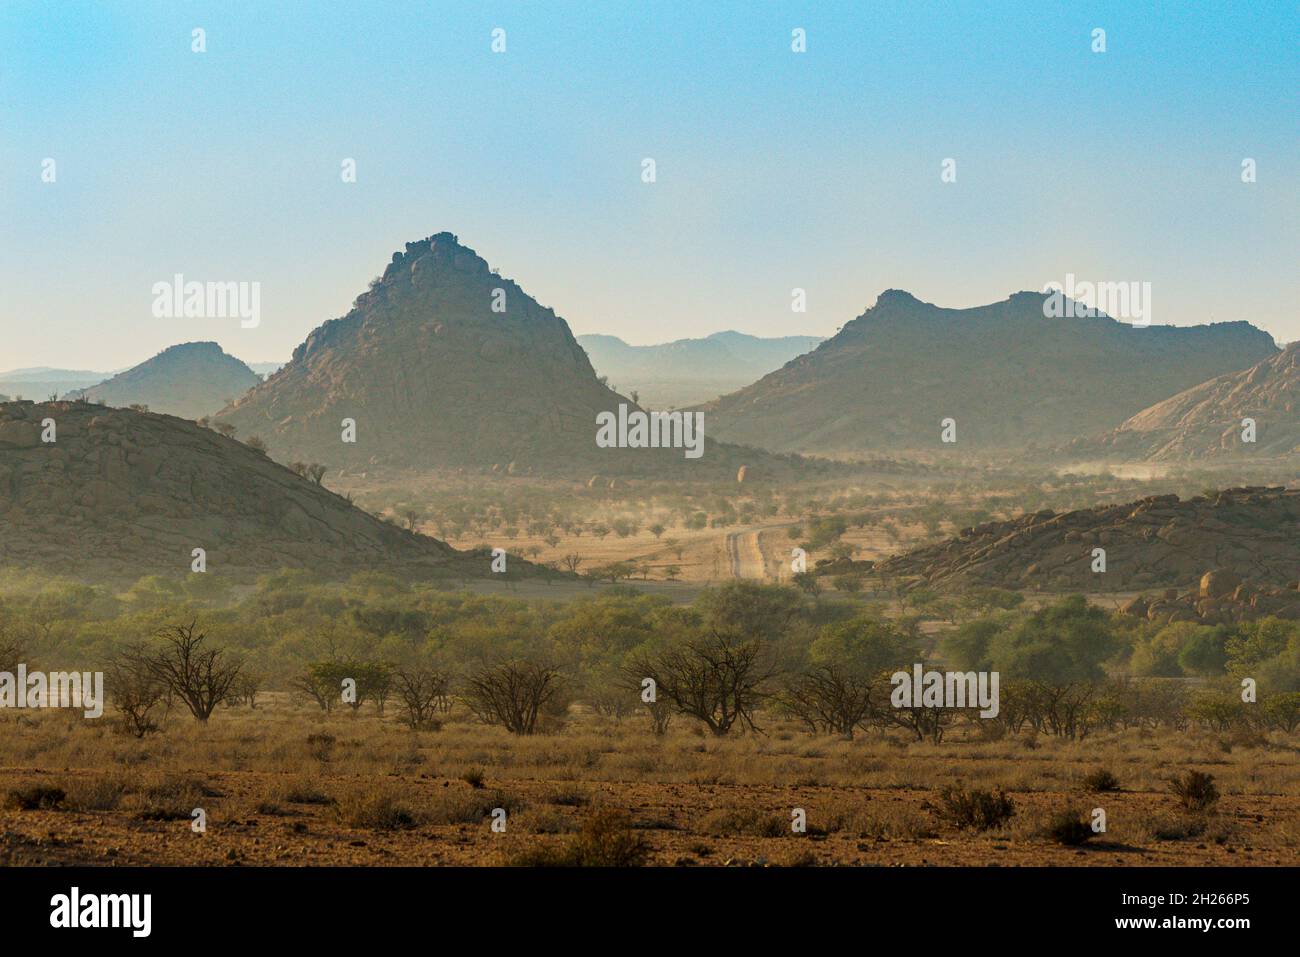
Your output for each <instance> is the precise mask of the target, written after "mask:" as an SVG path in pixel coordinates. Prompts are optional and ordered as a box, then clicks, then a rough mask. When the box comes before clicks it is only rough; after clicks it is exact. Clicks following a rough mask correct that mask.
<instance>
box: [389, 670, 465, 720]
mask: <svg viewBox="0 0 1300 957" xmlns="http://www.w3.org/2000/svg"><path fill="white" fill-rule="evenodd" d="M395 679H396V685H397V696H398V697H399V698H400V699H401V701H402V708H403V710H404V711H405V717H406V723H407V724H408V725H410V727H411V730H412V731H416V730H419V729H420V728H427V727H429V726H431V725H432V724H433V720H434V713H435V712H437V711H440V710H442V707H443V702H445V701H447V700H448V697H449V696H448V694H447V692H448V690H449V689H450V687H451V676H450V675H449V674H447V673H446V672H445V671H438V670H436V669H433V668H420V667H417V668H400V669H398V671H397V673H396V675H395Z"/></svg>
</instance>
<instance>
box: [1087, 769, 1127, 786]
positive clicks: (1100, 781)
mask: <svg viewBox="0 0 1300 957" xmlns="http://www.w3.org/2000/svg"><path fill="white" fill-rule="evenodd" d="M1082 784H1083V786H1084V787H1085V788H1086V789H1087V790H1089V791H1118V790H1119V778H1117V777H1115V775H1114V774H1112V773H1111V772H1110V771H1109V770H1108V769H1107V768H1097V769H1096V770H1094V771H1089V772H1088V773H1087V774H1085V775H1084V776H1083V781H1082Z"/></svg>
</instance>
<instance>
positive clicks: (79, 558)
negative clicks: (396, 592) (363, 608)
mask: <svg viewBox="0 0 1300 957" xmlns="http://www.w3.org/2000/svg"><path fill="white" fill-rule="evenodd" d="M47 419H48V420H53V423H54V433H53V438H54V441H53V442H51V443H46V442H44V441H42V439H43V432H45V429H46V424H45V422H46V420H47ZM195 548H203V549H205V550H206V553H207V569H208V570H207V574H210V575H223V576H234V577H237V578H244V577H248V576H252V575H255V574H258V573H261V572H266V571H272V570H275V569H278V568H286V567H288V568H307V569H311V570H313V571H316V572H319V573H322V574H327V575H335V574H337V575H340V576H346V575H350V574H352V573H353V572H355V571H358V570H363V569H380V570H386V571H392V572H396V573H403V574H411V575H415V576H420V577H442V576H453V575H454V576H461V575H465V576H472V577H479V576H484V577H485V576H486V574H487V573H488V571H489V566H488V558H487V557H486V556H484V555H479V554H477V553H467V552H457V551H455V550H453V549H452V548H451V547H450V546H448V545H446V544H444V543H443V542H440V541H437V540H435V539H432V538H426V537H424V536H422V535H416V534H412V533H410V532H407V531H404V530H402V529H399V528H397V527H396V526H394V525H390V524H388V523H386V522H382V521H380V520H379V519H377V518H375V517H374V516H372V515H369V514H367V513H366V512H363V511H361V510H360V509H358V508H355V507H354V506H352V505H351V504H350V503H349V502H348V501H347V500H346V499H344V498H342V497H340V496H338V495H336V494H335V493H333V492H331V491H329V490H328V489H327V488H324V487H322V486H320V485H317V484H315V483H313V482H311V481H310V480H308V479H306V478H303V477H301V476H299V475H297V474H295V473H294V472H292V471H290V470H289V469H287V468H284V467H283V466H280V465H277V464H276V463H274V462H272V461H271V460H270V459H268V458H267V457H266V456H265V455H263V454H262V453H260V452H258V451H256V450H254V449H252V448H249V447H247V446H245V445H244V444H242V443H240V442H238V441H235V440H234V439H230V438H226V437H224V436H222V435H220V434H218V433H216V432H214V431H211V430H209V429H204V428H201V427H200V426H198V425H196V424H195V423H193V422H190V421H187V420H185V419H180V418H176V417H173V416H169V415H159V414H156V413H152V412H147V413H146V412H137V411H134V410H130V409H112V408H106V407H102V406H96V405H93V404H90V403H85V402H51V403H44V404H34V403H31V402H10V403H6V404H3V405H0V569H6V568H17V569H23V570H31V569H38V568H47V569H50V570H52V571H55V572H57V573H59V574H64V575H73V576H84V577H87V578H97V579H98V578H107V579H118V578H138V577H139V576H141V575H145V574H150V573H157V574H166V575H184V574H190V573H191V572H190V563H191V560H192V559H191V554H192V550H193V549H195ZM520 564H521V565H523V564H525V563H522V562H521V563H520Z"/></svg>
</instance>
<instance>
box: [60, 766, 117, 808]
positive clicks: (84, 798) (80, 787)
mask: <svg viewBox="0 0 1300 957" xmlns="http://www.w3.org/2000/svg"><path fill="white" fill-rule="evenodd" d="M129 790H130V785H129V783H128V780H127V778H126V777H125V776H123V775H106V776H96V777H93V778H77V779H75V780H73V781H70V782H69V783H68V785H67V791H68V807H70V808H72V809H74V810H77V811H112V810H116V809H117V807H118V806H119V805H121V803H122V798H123V797H124V796H125V795H126V793H127V792H128V791H129Z"/></svg>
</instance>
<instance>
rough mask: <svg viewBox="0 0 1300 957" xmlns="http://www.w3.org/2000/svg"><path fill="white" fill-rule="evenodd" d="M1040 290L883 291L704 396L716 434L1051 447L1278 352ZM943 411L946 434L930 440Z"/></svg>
mask: <svg viewBox="0 0 1300 957" xmlns="http://www.w3.org/2000/svg"><path fill="white" fill-rule="evenodd" d="M1044 298H1045V297H1044V295H1042V294H1039V293H1030V292H1022V293H1016V294H1015V295H1013V296H1011V297H1010V298H1009V299H1007V300H1005V301H1003V302H998V303H993V304H991V305H987V306H979V307H976V308H973V309H941V308H939V307H938V306H934V305H931V304H929V303H923V302H920V301H919V300H917V299H916V298H915V297H913V296H911V295H909V294H908V293H905V292H899V291H897V290H890V291H888V292H885V293H883V294H882V295H881V296H880V298H879V299H878V300H877V302H876V304H875V305H874V306H873V307H872V308H870V309H868V310H867V311H866V312H865V313H863V314H862V315H861V316H859V317H858V318H857V319H854V320H853V321H852V322H850V323H848V324H847V325H845V326H844V328H843V329H842V330H840V332H839V333H838V334H837V335H835V336H834V337H833V338H831V339H828V340H827V341H826V342H824V343H822V344H821V345H820V346H819V347H818V348H817V349H815V350H814V351H812V352H811V353H809V354H808V355H805V356H801V357H800V358H798V359H795V360H794V361H793V362H790V363H788V364H787V365H786V366H785V367H784V368H782V369H780V370H778V371H776V372H773V373H771V374H770V375H767V376H765V377H764V378H763V379H761V380H760V381H758V382H756V383H754V384H753V385H751V386H749V387H747V388H745V389H742V390H740V391H739V392H736V393H733V394H732V395H728V396H724V397H722V398H721V399H718V400H717V401H715V402H712V403H710V404H708V405H706V406H703V409H704V410H705V412H706V414H707V417H708V419H709V420H710V422H711V423H712V424H713V434H714V435H716V436H717V437H718V438H719V439H722V440H724V441H729V442H742V443H754V444H763V445H764V446H765V447H767V448H772V449H776V450H778V451H806V452H826V453H841V454H842V453H853V452H860V451H862V450H867V449H871V450H883V451H917V450H932V451H934V450H939V449H949V450H952V449H954V448H955V449H956V450H957V451H958V452H974V453H979V452H989V451H996V450H1007V449H1021V448H1025V447H1026V446H1029V445H1034V444H1037V445H1041V446H1059V445H1063V444H1065V443H1066V442H1068V441H1069V440H1070V439H1071V438H1074V437H1078V436H1084V435H1090V434H1094V433H1096V432H1100V431H1102V430H1104V429H1108V428H1114V427H1115V426H1117V425H1119V424H1120V423H1121V422H1123V421H1124V420H1125V419H1126V418H1128V417H1129V416H1131V415H1133V414H1134V413H1135V412H1137V411H1139V410H1141V409H1142V408H1144V407H1146V406H1148V405H1150V404H1151V403H1153V402H1156V401H1159V400H1160V399H1163V398H1165V397H1166V396H1168V395H1170V394H1172V393H1174V392H1177V391H1178V390H1180V389H1184V388H1187V387H1189V386H1191V385H1194V384H1196V383H1198V382H1203V381H1205V380H1206V379H1208V378H1210V377H1211V376H1215V375H1220V374H1222V373H1224V372H1229V371H1235V370H1238V369H1244V368H1246V367H1248V366H1250V365H1252V364H1254V363H1256V362H1259V361H1260V360H1262V359H1265V358H1267V357H1269V356H1271V355H1273V354H1275V353H1276V351H1277V347H1276V346H1275V345H1274V344H1273V340H1272V339H1271V337H1269V336H1268V334H1267V333H1264V332H1261V331H1260V330H1258V329H1256V328H1254V327H1253V326H1251V325H1250V324H1248V323H1245V322H1233V323H1217V324H1214V325H1210V326H1196V327H1191V328H1179V327H1174V326H1151V327H1149V328H1145V329H1139V328H1134V327H1133V326H1131V325H1128V324H1125V323H1121V322H1118V321H1116V320H1114V319H1111V318H1109V317H1106V316H1096V317H1094V318H1067V319H1049V318H1045V317H1044V315H1043V301H1044ZM948 417H951V418H953V419H955V420H956V422H957V444H956V445H955V446H951V445H947V446H945V445H941V443H940V422H941V420H943V419H944V418H948Z"/></svg>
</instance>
